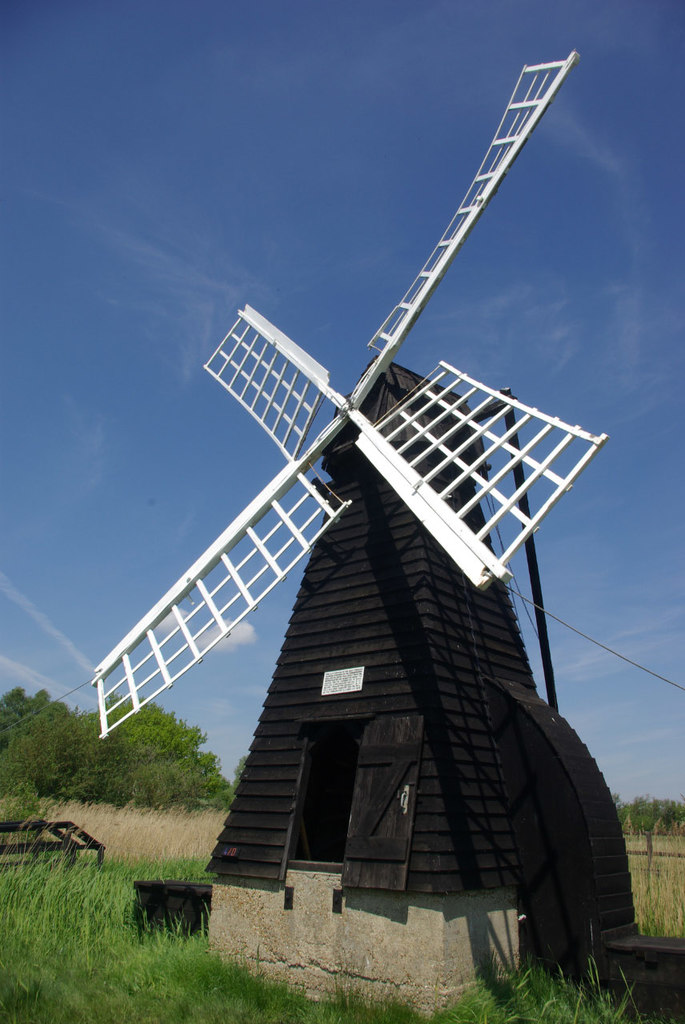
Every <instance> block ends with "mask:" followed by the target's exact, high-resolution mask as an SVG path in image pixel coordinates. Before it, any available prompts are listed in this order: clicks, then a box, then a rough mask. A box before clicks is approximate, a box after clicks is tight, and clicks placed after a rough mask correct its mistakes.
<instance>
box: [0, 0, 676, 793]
mask: <svg viewBox="0 0 685 1024" xmlns="http://www.w3.org/2000/svg"><path fill="white" fill-rule="evenodd" d="M3 10H4V13H3V15H2V18H3V21H4V24H3V25H2V31H1V33H0V35H1V42H0V46H1V47H2V63H3V66H4V84H3V85H2V93H3V95H2V128H3V150H4V164H3V175H2V177H3V182H2V192H1V193H0V198H1V199H2V203H0V215H1V216H2V221H3V223H2V275H1V276H2V283H1V287H2V347H3V359H2V385H1V386H2V392H1V408H0V415H1V417H2V420H1V444H2V449H1V471H2V509H1V515H2V528H1V529H0V572H1V575H0V631H1V635H0V692H4V691H5V690H6V689H9V688H10V687H12V686H17V685H20V686H24V687H25V688H26V690H27V691H28V692H33V691H35V690H36V689H38V688H40V687H46V688H47V689H48V690H49V691H50V693H51V694H53V696H55V697H56V698H57V697H60V696H61V695H62V694H64V693H65V692H66V691H68V690H70V689H71V688H72V687H75V686H78V684H79V683H82V682H85V681H86V680H87V679H88V678H89V677H90V674H91V670H92V667H93V666H94V665H95V664H96V663H97V662H98V661H100V660H101V658H102V657H103V656H104V655H105V654H106V653H107V652H108V651H109V650H110V649H111V648H112V647H113V646H114V644H115V643H116V642H117V641H118V640H119V639H120V638H121V637H122V636H123V635H124V633H125V632H127V631H128V629H129V628H130V627H131V626H132V625H133V624H134V623H135V622H136V621H137V619H138V618H140V616H141V615H142V614H143V613H144V612H146V611H147V609H148V608H149V607H150V606H151V605H152V604H154V603H155V602H156V601H157V599H158V598H159V597H160V596H161V594H162V593H163V592H164V591H165V590H166V589H167V588H168V586H170V584H171V583H173V582H174V581H175V580H176V579H177V578H178V577H179V576H180V574H181V573H182V572H183V570H184V569H185V568H186V567H187V566H188V565H190V564H191V562H193V561H194V560H195V558H196V557H197V556H198V555H199V553H200V552H201V551H202V550H204V548H205V547H206V546H207V545H208V544H209V543H210V542H211V541H212V540H213V539H214V537H215V536H217V535H218V534H219V533H220V532H221V531H222V530H223V528H224V527H225V526H226V524H227V523H228V522H229V521H230V520H231V519H232V518H233V516H234V515H235V514H236V513H237V512H238V511H240V509H241V508H242V507H243V506H244V505H246V504H247V502H248V501H249V500H250V499H251V498H252V496H253V495H254V494H255V493H256V492H257V491H258V490H260V489H261V488H262V487H263V486H264V485H265V484H266V483H267V481H268V480H269V479H270V477H271V476H273V475H274V474H275V473H276V472H277V470H278V469H280V466H281V458H280V455H279V454H278V452H277V450H276V449H275V446H273V445H272V444H271V443H270V441H269V439H268V438H267V437H266V436H265V435H264V434H263V433H262V432H261V431H260V430H259V428H258V427H257V426H256V425H255V424H254V423H253V422H252V421H251V420H250V418H249V417H248V416H247V414H246V413H245V412H244V411H243V410H242V409H241V408H240V407H239V406H238V405H237V403H234V402H233V400H232V399H231V398H230V396H228V395H227V394H226V393H225V392H224V391H223V390H222V389H221V388H220V387H218V385H217V384H216V383H215V382H214V381H212V380H211V379H210V377H209V375H208V374H206V373H205V372H204V371H203V369H202V364H203V362H204V361H205V359H206V358H207V357H208V356H209V355H210V354H211V352H212V351H213V350H214V348H215V347H216V345H217V344H218V343H219V341H220V340H221V338H222V337H223V336H224V334H225V333H226V332H227V331H228V329H229V328H230V327H231V325H232V324H233V322H234V319H235V311H236V309H237V308H238V307H240V306H242V305H244V304H245V303H249V304H250V305H252V306H254V307H256V308H257V309H258V310H259V311H260V312H262V313H263V314H264V315H265V316H267V317H268V318H269V319H270V320H272V321H273V322H274V323H276V324H277V325H278V326H279V327H280V328H281V329H282V330H283V331H285V332H286V333H287V334H288V335H290V337H292V338H293V339H294V340H295V341H297V343H298V344H299V345H301V346H302V347H304V348H305V349H307V351H309V352H310V353H311V354H312V355H313V356H315V358H316V359H318V360H319V361H320V362H322V363H323V364H324V365H325V366H327V367H328V369H329V370H330V371H331V375H332V383H333V385H334V386H335V387H336V388H337V389H338V390H339V391H342V392H345V391H348V390H349V389H350V388H351V387H352V385H353V384H354V383H355V381H356V379H357V377H358V376H359V374H360V372H361V370H362V368H363V366H364V365H365V362H366V359H367V350H366V347H365V346H366V342H367V341H368V339H369V338H370V337H371V335H372V334H373V332H374V331H375V329H376V328H377V327H378V325H379V324H380V323H381V322H382V320H383V319H384V318H385V316H386V315H387V313H388V312H389V311H390V309H391V308H392V307H393V305H394V304H395V302H396V301H397V300H398V299H399V298H400V297H401V295H402V294H403V293H404V291H405V289H406V287H407V286H408V285H409V284H410V283H411V281H412V280H413V277H414V275H415V273H416V271H417V270H418V269H419V268H420V266H421V264H422V263H423V262H424V260H425V258H426V257H427V255H428V253H429V252H430V250H431V248H432V245H433V243H434V242H435V241H436V240H437V238H438V237H439V236H440V234H441V232H442V230H443V228H444V227H445V225H446V223H447V222H448V220H449V219H450V217H451V215H452V213H453V211H454V210H455V209H456V207H457V205H458V203H459V201H460V200H461V198H462V195H463V194H464V193H465V191H466V189H467V187H468V185H469V184H470V182H471V179H472V177H473V174H474V173H475V170H476V169H477V167H478V165H479V163H480V160H481V157H482V155H483V154H484V152H485V150H486V148H487V146H488V144H489V142H490V139H491V137H492V134H493V132H494V130H495V128H496V126H497V123H498V121H499V118H500V116H501V114H502V112H503V109H504V106H505V104H506V101H507V100H508V98H509V95H510V93H511V90H512V88H513V85H514V82H515V80H516V77H517V75H518V73H519V71H520V69H521V67H522V65H523V64H524V63H529V64H532V63H538V62H540V61H547V60H557V59H561V58H564V57H566V56H567V55H568V53H569V52H570V51H571V50H572V49H577V50H578V51H579V52H580V54H581V62H580V64H579V66H578V67H577V68H576V69H575V70H574V71H573V73H572V74H571V76H570V78H569V79H568V81H567V82H566V84H565V85H564V87H563V89H562V92H561V94H560V95H559V97H558V99H557V100H556V102H555V103H554V104H553V106H552V108H551V109H550V110H549V111H548V113H547V114H546V116H545V118H544V120H543V122H542V124H541V126H540V127H539V128H538V129H537V131H536V132H535V134H534V136H533V138H532V140H531V141H530V142H529V144H528V145H527V146H526V148H525V150H524V152H523V154H522V156H521V157H520V159H519V160H518V162H517V164H516V165H515V167H514V169H513V170H512V172H511V174H510V175H509V176H508V178H507V180H506V182H505V183H504V184H503V186H502V189H501V191H500V193H499V194H498V196H497V197H496V198H495V200H494V201H493V203H492V204H491V206H490V208H489V209H488V210H487V211H486V213H485V215H484V217H483V218H482V220H481V222H480V223H479V224H478V226H477V228H476V229H475V231H474V233H473V235H472V236H471V238H470V239H469V240H468V242H467V243H466V245H465V247H464V249H463V250H462V252H461V254H460V255H459V256H458V257H457V260H456V262H455V264H454V266H453V267H452V269H451V270H450V272H449V274H448V276H447V277H446V278H445V280H444V281H443V283H442V285H441V286H440V288H439V289H438V292H437V294H436V296H435V297H434V298H433V300H432V302H431V304H430V306H429V308H428V310H427V312H426V313H425V314H424V316H423V317H422V319H421V321H420V322H419V324H418V325H417V327H416V328H415V330H414V331H413V333H412V335H411V336H410V339H409V340H408V342H407V343H406V345H405V347H404V348H403V350H402V353H401V356H400V361H401V362H403V363H404V364H405V365H408V366H410V367H411V368H412V369H414V370H417V371H420V372H429V371H430V370H431V369H432V368H433V367H434V366H435V364H436V362H437V361H438V360H439V359H447V360H448V361H450V362H452V363H453V364H454V365H456V366H457V367H459V368H460V369H463V370H466V371H467V372H468V373H470V374H472V375H473V376H475V377H477V378H479V379H481V380H484V381H485V382H487V383H489V384H491V385H494V386H497V387H503V386H510V387H511V388H512V390H513V392H514V393H515V394H517V395H518V396H519V397H520V398H521V399H522V400H523V401H527V402H529V403H530V404H532V405H535V406H538V407H539V408H541V409H543V410H545V411H546V412H550V413H553V414H555V415H558V416H560V417H562V418H563V419H566V420H569V421H570V422H572V423H580V424H581V425H582V426H583V427H585V428H587V429H588V430H592V431H594V432H597V433H599V432H602V431H606V432H607V433H609V434H610V435H611V441H610V442H609V444H608V445H607V446H606V447H605V448H604V449H603V451H602V452H601V453H600V455H599V456H598V458H597V459H596V460H595V461H594V463H593V464H592V466H591V467H590V468H589V469H588V471H587V472H586V473H585V474H584V476H583V477H582V478H581V479H580V481H579V482H578V483H577V484H576V486H575V487H574V489H573V491H572V493H571V494H570V495H569V496H568V497H567V498H565V499H564V502H562V504H561V505H560V506H559V507H558V508H557V509H555V510H554V512H553V513H552V516H551V517H550V518H549V520H547V521H546V522H545V523H544V524H543V526H542V528H541V530H540V533H539V534H538V557H539V560H540V563H541V570H542V575H543V586H544V593H545V601H546V604H547V606H548V608H549V610H550V611H552V612H554V613H555V614H556V615H557V616H559V617H560V618H562V619H564V620H566V621H568V622H570V623H571V624H573V625H574V626H575V627H577V628H578V629H580V630H582V631H583V632H585V633H588V634H590V635H591V636H593V637H596V638H597V639H598V640H600V641H601V642H602V643H604V644H606V645H608V646H609V647H612V648H616V649H617V650H619V651H620V652H621V653H623V654H625V655H626V656H627V657H629V658H631V659H633V660H635V661H637V662H640V663H643V664H645V665H647V666H648V667H650V668H652V669H653V670H654V671H656V672H658V673H660V674H662V675H664V676H667V677H668V678H670V679H673V680H675V681H676V682H678V683H680V684H683V685H685V674H684V673H683V662H684V660H685V657H684V656H685V643H684V637H685V624H684V621H683V620H684V617H685V616H684V609H685V592H684V590H685V588H684V580H685V564H684V562H685V558H684V554H685V544H684V543H683V537H682V526H680V527H679V526H678V523H679V522H680V523H682V511H681V512H680V513H679V512H678V508H681V509H682V506H683V499H684V498H685V495H684V494H683V455H682V440H681V441H679V440H678V438H679V437H680V436H681V433H682V412H683V400H682V387H683V369H684V362H685V359H684V356H683V344H682V338H683V328H684V326H685V299H684V296H683V286H682V281H683V277H684V273H683V272H684V270H685V267H684V266H683V264H684V259H683V245H682V239H683V229H684V227H685V224H684V217H683V188H682V166H683V156H684V148H685V147H684V144H683V138H682V98H683V84H684V77H685V73H684V70H683V67H684V65H683V61H682V54H683V44H684V43H685V9H684V8H683V6H682V4H681V3H680V2H679V0H672V2H671V0H651V2H647V0H644V2H631V0H621V2H612V0H603V2H602V3H599V4H598V3H589V2H587V3H586V2H581V0H569V2H564V3H558V4H548V3H542V2H538V0H521V2H517V3H512V2H492V3H486V2H482V3H471V2H451V3H447V2H438V0H424V2H422V3H420V4H417V3H408V2H404V0H393V2H384V0H378V2H368V0H367V2H366V3H360V2H357V0H348V2H346V3H345V4H338V3H331V2H324V0H319V2H317V3H313V2H299V0H295V2H292V3H287V4H286V3H284V2H276V0H263V2H260V0H255V2H254V3H253V4H251V5H247V4H242V3H241V4H238V3H234V2H227V0H224V2H221V3H219V2H216V0H196V2H194V3H193V4H190V3H180V2H178V0H176V2H174V0H165V2H155V0H136V2H135V3H134V2H132V0H120V2H119V3H117V4H116V5H114V4H109V3H104V2H101V0H89V2H87V3H86V2H77V0H63V2H61V3H59V4H55V3H53V2H48V0H21V2H18V0H8V2H6V3H5V5H4V8H3ZM516 569H517V573H518V580H519V583H520V585H521V586H523V585H524V579H525V568H524V564H523V561H519V563H518V565H516ZM296 588H297V580H295V579H293V580H288V581H287V582H286V583H285V584H284V585H283V586H282V587H281V589H280V590H279V591H277V592H276V593H274V594H273V595H272V596H271V599H270V600H269V601H267V602H264V603H263V605H262V606H261V607H260V609H259V610H258V612H257V613H256V614H255V615H254V616H253V617H252V620H251V622H250V623H249V625H245V626H244V627H242V628H241V629H239V630H238V631H236V634H234V636H233V637H232V638H231V639H230V640H228V641H225V642H224V644H223V645H220V646H219V648H217V649H216V650H215V651H214V652H213V654H212V655H211V656H210V657H208V658H207V659H206V660H205V662H204V663H203V664H202V665H201V666H199V667H198V668H196V669H194V670H192V671H191V672H190V673H189V674H188V675H187V676H185V677H184V679H183V680H182V681H180V682H179V683H178V684H177V685H176V686H175V687H174V688H173V690H171V691H170V692H169V693H168V694H167V695H166V699H165V700H164V702H163V703H164V705H165V706H166V707H168V708H170V709H173V710H174V711H176V712H177V714H179V715H180V716H181V717H183V718H185V719H187V720H188V721H190V722H192V723H197V724H199V725H201V726H202V728H203V729H205V730H206V732H207V734H208V746H209V747H210V748H211V749H212V750H214V751H215V752H216V753H217V754H218V755H219V756H220V757H221V758H222V761H223V764H224V767H225V770H226V771H227V772H228V773H230V772H231V771H232V769H233V767H234V765H235V763H236V762H237V760H238V758H239V757H240V756H241V755H242V754H243V753H245V752H246V750H247V748H248V745H249V742H250V739H251V735H252V732H253V729H254V726H255V725H256V721H257V718H258V715H259V709H260V707H261V703H262V700H263V698H264V695H265V691H266V688H267V686H268V683H269V680H270V677H271V673H272V671H273V666H274V663H275V659H276V657H277V654H278V650H279V648H280V644H281V640H282V636H283V633H284V631H285V628H286V625H287V621H288V617H289V613H290V609H291V607H292V602H293V598H294V594H295V592H296ZM523 624H524V629H525V631H526V635H527V642H528V646H529V650H530V652H531V656H533V658H534V637H533V638H531V633H530V629H529V627H528V624H527V618H526V616H525V614H524V615H523ZM550 631H551V641H552V648H553V656H554V662H555V669H556V674H557V687H558V691H559V701H560V707H561V711H562V713H564V714H565V716H566V717H567V718H568V719H569V721H570V722H571V724H572V725H573V726H574V727H575V728H576V729H577V730H578V731H579V733H580V735H581V737H582V739H583V740H584V741H585V742H586V743H587V744H588V746H589V748H590V750H591V752H592V753H593V755H594V756H595V758H596V759H597V761H598V763H599V765H600V767H601V768H602V770H603V772H604V774H605V777H606V779H607V781H608V783H609V785H610V787H611V789H612V790H613V791H616V792H619V793H621V794H622V795H623V796H624V797H625V798H630V797H632V796H634V795H636V794H638V793H652V794H654V795H657V796H662V797H673V798H677V797H678V796H679V794H680V793H682V792H684V791H685V772H684V771H683V765H684V758H683V751H682V748H683V738H684V737H685V693H684V692H683V691H682V690H679V689H676V688H675V687H673V686H669V685H668V684H666V683H664V682H661V681H659V680H657V679H655V678H654V677H652V676H649V675H647V674H645V673H644V672H641V671H639V670H638V669H635V668H632V667H631V666H630V665H628V664H626V663H625V662H622V661H620V660H618V659H617V658H615V657H612V656H611V655H609V654H607V653H605V652H604V651H602V650H600V649H599V648H597V647H595V646H593V645H591V644H589V643H588V642H587V641H586V640H583V639H581V638H580V637H579V636H577V635H576V634H575V633H573V632H571V631H569V630H568V629H565V628H564V627H562V626H560V625H557V624H556V623H554V622H552V623H551V630H550ZM534 660H535V659H534ZM538 679H539V680H540V679H541V676H538ZM71 700H73V701H75V702H78V704H79V706H81V707H88V708H90V707H94V704H95V702H94V693H93V692H92V691H91V690H90V689H84V690H80V691H79V692H78V694H76V695H75V696H74V697H73V698H71ZM124 727H125V726H124Z"/></svg>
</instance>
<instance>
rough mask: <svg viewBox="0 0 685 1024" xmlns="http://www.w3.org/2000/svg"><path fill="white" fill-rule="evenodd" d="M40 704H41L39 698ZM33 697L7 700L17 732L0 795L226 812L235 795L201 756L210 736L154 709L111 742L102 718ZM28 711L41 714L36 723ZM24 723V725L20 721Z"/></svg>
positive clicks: (5, 753) (2, 763)
mask: <svg viewBox="0 0 685 1024" xmlns="http://www.w3.org/2000/svg"><path fill="white" fill-rule="evenodd" d="M38 697H40V701H37V699H36V698H38ZM36 698H27V697H26V694H25V693H24V692H23V691H22V690H20V689H19V688H17V689H16V690H12V691H9V693H7V694H5V696H4V697H3V698H2V699H0V723H1V722H2V721H3V718H2V715H3V714H4V716H5V719H4V720H5V721H6V723H7V724H8V725H9V726H10V727H9V728H8V729H7V732H6V733H5V734H4V735H5V736H6V737H8V738H7V740H6V743H5V746H4V749H1V748H0V792H2V793H3V794H7V793H13V792H16V791H17V790H19V789H21V788H22V787H24V788H26V787H29V788H31V789H32V791H35V793H36V794H37V796H38V797H41V798H47V797H49V798H54V799H59V800H83V801H91V802H106V803H112V804H115V805H119V806H120V805H123V804H126V803H129V802H133V803H136V804H138V805H140V806H146V807H165V806H171V805H174V804H183V805H185V806H188V807H197V806H201V805H207V804H211V805H214V806H217V807H227V806H228V804H229V803H230V799H231V796H232V792H233V787H232V786H231V784H230V783H229V782H228V781H227V780H226V779H225V778H224V777H223V775H222V774H221V770H220V765H219V759H218V758H217V756H216V755H215V754H213V753H211V751H206V750H201V749H200V748H201V747H202V745H203V743H204V742H205V740H206V735H205V734H204V733H203V732H202V730H201V729H199V728H198V727H197V726H192V725H188V724H187V723H186V722H184V721H182V720H180V719H177V718H176V716H175V714H174V713H173V712H169V711H163V710H162V708H160V707H157V706H156V705H154V704H151V705H148V707H147V708H146V709H145V711H144V712H143V713H142V714H140V715H136V716H134V717H133V718H131V719H129V721H127V722H126V723H125V724H124V725H122V726H121V727H120V728H119V729H116V730H115V731H114V732H113V733H112V734H111V735H110V736H109V737H108V738H107V739H106V740H100V739H99V738H98V731H99V726H98V716H97V714H96V713H95V712H84V711H79V710H78V708H77V709H75V710H73V709H71V708H68V707H67V706H66V704H63V703H60V702H50V698H49V695H48V694H47V693H46V691H41V694H39V695H36ZM28 711H40V714H33V715H32V717H30V718H25V717H24V716H25V715H26V714H27V713H28ZM20 719H23V720H22V721H20Z"/></svg>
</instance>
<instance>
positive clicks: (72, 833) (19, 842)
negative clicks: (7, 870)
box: [0, 818, 105, 867]
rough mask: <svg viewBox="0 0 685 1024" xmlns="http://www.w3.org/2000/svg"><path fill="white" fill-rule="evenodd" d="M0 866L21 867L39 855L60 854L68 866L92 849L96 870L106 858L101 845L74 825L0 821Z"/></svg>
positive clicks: (61, 822)
mask: <svg viewBox="0 0 685 1024" xmlns="http://www.w3.org/2000/svg"><path fill="white" fill-rule="evenodd" d="M0 837H1V841H0V867H7V866H9V865H10V864H22V863H25V862H26V861H27V860H28V859H29V858H37V857H39V856H40V855H42V854H48V855H50V854H52V855H57V854H58V855H60V856H61V857H63V858H64V860H65V861H66V863H67V864H74V863H75V861H76V855H77V854H79V853H84V852H85V851H86V850H94V851H95V852H96V855H97V864H98V867H102V862H103V860H104V856H105V846H104V843H100V842H98V840H97V839H93V837H92V836H91V835H88V833H87V832H86V831H85V830H84V829H82V828H80V827H79V826H78V825H75V824H74V822H73V821H44V820H42V819H37V818H36V819H28V820H26V821H0Z"/></svg>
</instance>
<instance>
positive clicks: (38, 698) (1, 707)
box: [0, 686, 50, 750]
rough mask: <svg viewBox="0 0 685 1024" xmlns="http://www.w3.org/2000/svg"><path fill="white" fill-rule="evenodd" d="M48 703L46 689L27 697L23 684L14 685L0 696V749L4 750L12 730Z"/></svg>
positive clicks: (48, 695) (48, 696) (48, 697)
mask: <svg viewBox="0 0 685 1024" xmlns="http://www.w3.org/2000/svg"><path fill="white" fill-rule="evenodd" d="M49 703H50V694H49V693H48V691H47V690H39V691H38V693H36V694H34V695H33V697H29V696H28V694H27V693H26V691H25V690H24V688H23V686H15V687H14V689H12V690H8V691H7V693H5V694H3V695H2V697H0V750H4V749H5V747H6V746H7V744H8V743H9V741H10V739H11V738H12V731H13V730H14V729H16V728H17V727H18V726H19V725H20V724H22V722H23V721H25V720H28V719H29V718H32V717H33V716H34V715H36V714H37V713H38V712H40V711H42V710H43V709H44V708H46V707H47V706H48V704H49Z"/></svg>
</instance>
